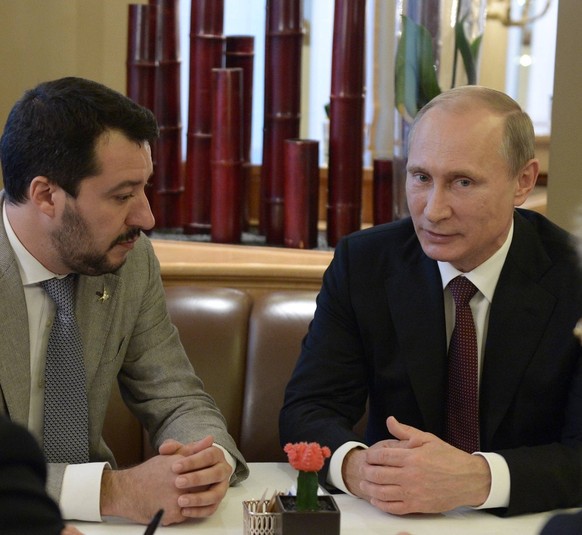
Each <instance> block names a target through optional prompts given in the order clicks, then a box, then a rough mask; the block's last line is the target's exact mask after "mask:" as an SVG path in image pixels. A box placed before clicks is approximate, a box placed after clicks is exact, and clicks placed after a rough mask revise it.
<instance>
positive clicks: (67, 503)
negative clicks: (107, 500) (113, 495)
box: [59, 463, 110, 522]
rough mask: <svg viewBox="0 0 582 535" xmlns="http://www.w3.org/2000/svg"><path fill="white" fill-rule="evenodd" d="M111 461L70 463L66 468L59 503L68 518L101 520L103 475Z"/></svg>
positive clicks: (62, 512)
mask: <svg viewBox="0 0 582 535" xmlns="http://www.w3.org/2000/svg"><path fill="white" fill-rule="evenodd" d="M106 467H107V468H110V466H109V463H86V464H69V465H68V466H67V467H66V468H65V473H64V476H63V484H62V487H61V498H60V500H59V505H60V507H61V514H62V515H63V518H64V519H66V520H72V519H75V520H86V521H89V522H101V504H100V502H99V501H100V497H101V477H102V475H103V470H104V469H105V468H106Z"/></svg>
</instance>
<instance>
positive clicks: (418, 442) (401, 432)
mask: <svg viewBox="0 0 582 535" xmlns="http://www.w3.org/2000/svg"><path fill="white" fill-rule="evenodd" d="M386 426H387V427H388V431H389V433H390V434H391V435H392V436H393V437H395V438H397V439H398V440H400V441H406V447H408V448H417V447H419V446H422V444H423V443H424V439H423V438H424V432H423V431H421V430H420V429H417V428H416V427H412V426H410V425H406V424H401V423H400V422H399V421H398V420H397V419H396V418H395V417H394V416H389V417H388V419H387V420H386Z"/></svg>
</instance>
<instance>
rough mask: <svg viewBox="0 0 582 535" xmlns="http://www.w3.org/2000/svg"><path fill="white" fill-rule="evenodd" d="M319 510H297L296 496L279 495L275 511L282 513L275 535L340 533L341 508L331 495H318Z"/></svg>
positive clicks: (336, 534)
mask: <svg viewBox="0 0 582 535" xmlns="http://www.w3.org/2000/svg"><path fill="white" fill-rule="evenodd" d="M317 502H318V504H319V510H318V511H297V510H296V509H295V496H277V499H276V503H275V511H276V512H278V513H281V518H280V522H277V525H276V527H275V535H323V534H325V535H339V533H340V510H339V508H338V506H337V504H336V503H335V500H334V499H333V498H332V497H331V496H318V497H317Z"/></svg>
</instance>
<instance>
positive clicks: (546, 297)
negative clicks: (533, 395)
mask: <svg viewBox="0 0 582 535" xmlns="http://www.w3.org/2000/svg"><path fill="white" fill-rule="evenodd" d="M550 265H551V261H550V259H549V258H548V257H547V255H546V254H545V252H544V250H543V248H542V246H541V243H540V242H539V239H538V237H537V235H536V234H535V233H534V232H532V231H531V229H530V228H529V227H528V225H527V223H526V222H525V221H524V220H523V219H522V217H521V216H519V215H517V216H516V218H515V231H514V237H513V242H512V244H511V247H510V250H509V253H508V257H507V260H506V262H505V265H504V267H503V270H502V271H501V275H500V277H499V282H498V284H497V287H496V289H495V295H494V297H493V302H492V304H491V310H490V314H489V326H488V336H487V342H486V346H485V352H484V361H483V371H482V377H481V392H480V407H481V413H482V414H484V415H486V420H484V421H482V425H481V430H482V432H484V433H485V436H484V439H485V440H484V442H483V444H484V445H487V444H490V441H491V439H492V437H493V435H494V433H495V431H496V430H497V428H498V427H499V425H500V423H501V421H502V419H503V417H504V416H505V414H506V413H507V410H508V408H509V406H510V405H511V403H512V400H513V398H514V396H515V393H516V390H517V388H518V386H519V384H520V382H521V380H522V377H523V374H524V373H525V370H526V368H527V366H528V364H529V362H530V360H531V358H532V356H533V354H534V353H535V350H536V348H537V347H538V345H539V341H540V338H541V336H542V335H543V332H544V330H545V326H546V324H547V321H548V318H549V316H550V315H551V313H552V310H553V309H554V306H555V297H554V296H552V295H551V294H549V293H548V292H547V291H546V290H545V289H544V288H543V287H542V286H540V285H539V284H538V283H537V280H539V278H540V277H541V274H542V273H543V272H545V271H546V270H547V269H548V268H549V267H550Z"/></svg>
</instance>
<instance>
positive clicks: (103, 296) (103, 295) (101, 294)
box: [95, 287, 111, 303]
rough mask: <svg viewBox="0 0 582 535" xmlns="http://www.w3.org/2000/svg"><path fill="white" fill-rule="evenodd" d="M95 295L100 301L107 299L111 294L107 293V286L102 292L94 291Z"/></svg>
mask: <svg viewBox="0 0 582 535" xmlns="http://www.w3.org/2000/svg"><path fill="white" fill-rule="evenodd" d="M95 295H96V296H97V297H99V301H101V302H102V303H103V302H104V301H107V299H109V298H110V297H111V295H110V294H109V292H108V291H107V288H105V287H104V288H103V291H102V292H95Z"/></svg>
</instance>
